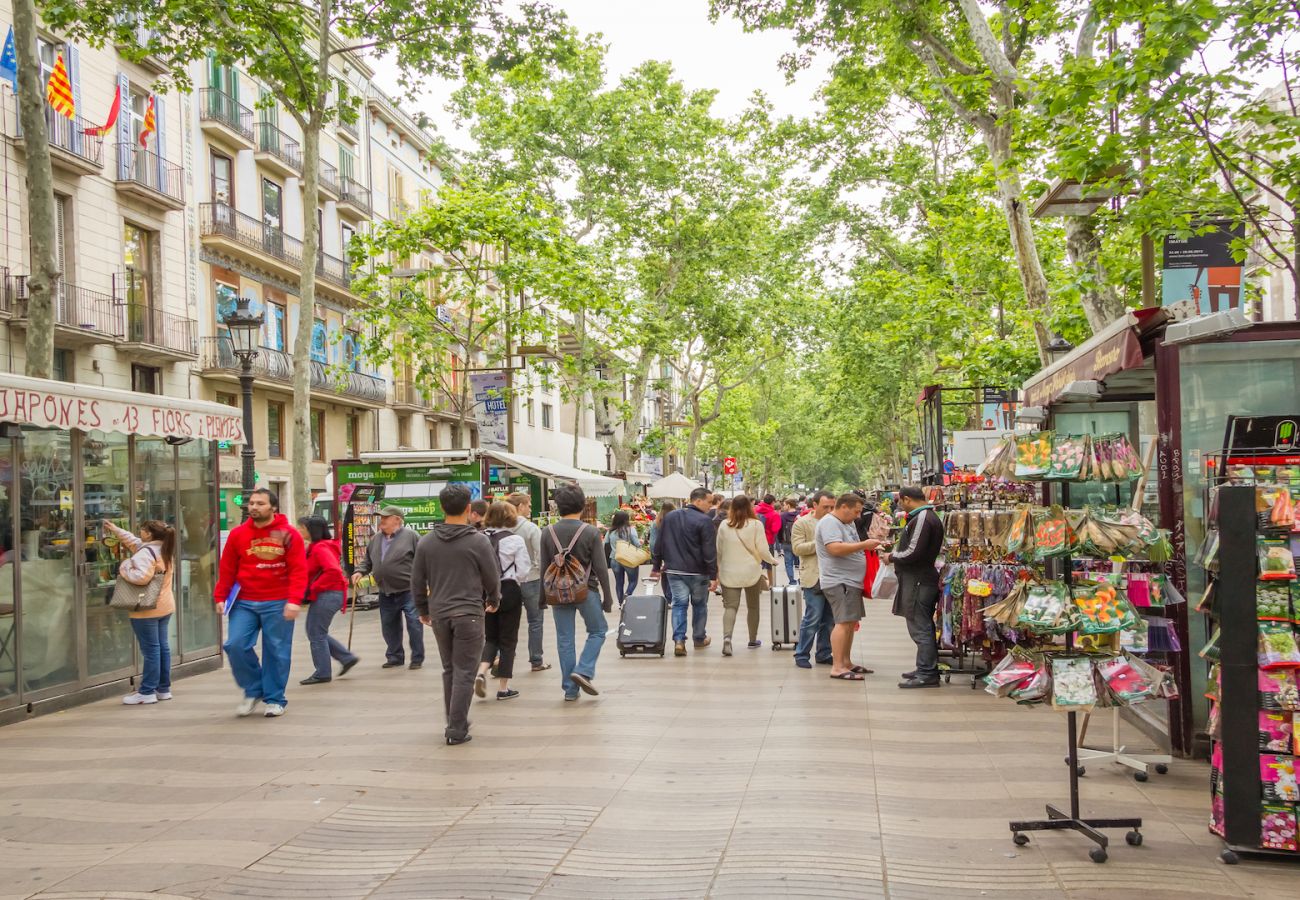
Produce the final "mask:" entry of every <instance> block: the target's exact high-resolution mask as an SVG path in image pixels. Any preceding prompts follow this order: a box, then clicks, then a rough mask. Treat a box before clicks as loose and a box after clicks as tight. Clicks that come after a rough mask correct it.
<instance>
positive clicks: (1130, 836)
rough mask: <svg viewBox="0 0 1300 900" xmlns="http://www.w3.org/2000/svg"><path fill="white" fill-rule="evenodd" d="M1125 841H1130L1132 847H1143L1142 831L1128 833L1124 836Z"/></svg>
mask: <svg viewBox="0 0 1300 900" xmlns="http://www.w3.org/2000/svg"><path fill="white" fill-rule="evenodd" d="M1124 840H1126V841H1128V845H1129V846H1130V847H1141V846H1142V832H1140V831H1130V832H1128V833H1127V834H1125V835H1124Z"/></svg>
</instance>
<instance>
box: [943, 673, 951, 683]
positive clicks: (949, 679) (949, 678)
mask: <svg viewBox="0 0 1300 900" xmlns="http://www.w3.org/2000/svg"><path fill="white" fill-rule="evenodd" d="M943 683H944V684H952V676H951V675H945V676H943Z"/></svg>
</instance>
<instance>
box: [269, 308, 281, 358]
mask: <svg viewBox="0 0 1300 900" xmlns="http://www.w3.org/2000/svg"><path fill="white" fill-rule="evenodd" d="M266 346H267V347H268V348H269V349H271V350H283V349H284V304H283V303H267V304H266Z"/></svg>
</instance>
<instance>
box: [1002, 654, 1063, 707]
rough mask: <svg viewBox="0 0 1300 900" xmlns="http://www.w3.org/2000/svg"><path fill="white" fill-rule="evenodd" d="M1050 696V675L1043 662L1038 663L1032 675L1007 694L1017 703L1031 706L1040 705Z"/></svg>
mask: <svg viewBox="0 0 1300 900" xmlns="http://www.w3.org/2000/svg"><path fill="white" fill-rule="evenodd" d="M1051 695H1052V675H1051V673H1050V672H1049V671H1048V668H1047V665H1046V662H1045V661H1040V662H1039V663H1038V667H1037V668H1036V669H1034V673H1033V674H1032V675H1030V676H1029V677H1028V678H1026V679H1025V680H1024V681H1021V682H1020V683H1019V684H1017V685H1016V686H1015V687H1013V688H1012V689H1011V693H1009V694H1007V696H1008V697H1010V698H1011V699H1012V700H1014V701H1016V702H1017V703H1021V704H1024V705H1025V706H1031V705H1033V704H1035V703H1042V702H1043V701H1044V700H1046V699H1047V698H1048V697H1050V696H1051Z"/></svg>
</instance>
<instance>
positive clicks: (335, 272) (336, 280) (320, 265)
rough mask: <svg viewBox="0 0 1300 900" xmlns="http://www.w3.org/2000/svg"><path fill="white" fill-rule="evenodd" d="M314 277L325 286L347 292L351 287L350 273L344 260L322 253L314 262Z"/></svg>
mask: <svg viewBox="0 0 1300 900" xmlns="http://www.w3.org/2000/svg"><path fill="white" fill-rule="evenodd" d="M316 277H317V278H319V279H320V280H321V281H323V282H325V283H326V284H329V285H333V286H334V287H338V288H342V289H343V290H345V291H346V290H348V289H349V288H350V287H351V285H352V271H351V269H350V267H349V266H348V263H347V261H346V260H342V259H339V258H338V257H337V256H330V255H329V254H328V253H322V254H321V255H320V256H319V257H318V258H317V260H316Z"/></svg>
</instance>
